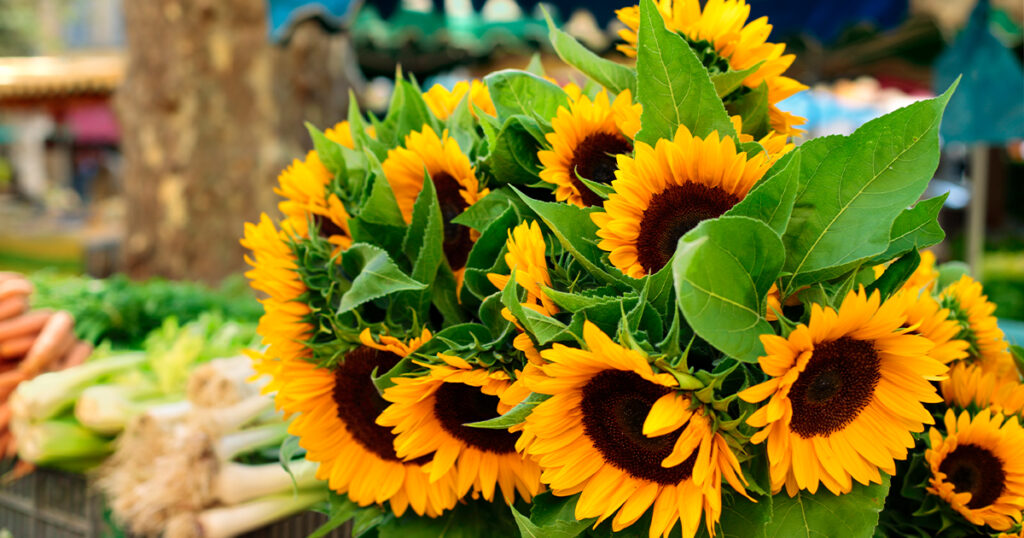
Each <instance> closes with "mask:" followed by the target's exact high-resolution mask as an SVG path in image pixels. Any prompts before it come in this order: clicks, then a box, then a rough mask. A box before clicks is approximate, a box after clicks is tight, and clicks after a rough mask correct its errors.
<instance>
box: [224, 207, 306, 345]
mask: <svg viewBox="0 0 1024 538" xmlns="http://www.w3.org/2000/svg"><path fill="white" fill-rule="evenodd" d="M294 236H295V235H294V232H292V231H291V228H290V226H289V223H288V222H287V221H286V222H284V223H282V229H281V230H278V229H277V228H276V227H275V226H274V223H273V222H272V221H271V220H270V217H268V216H267V215H266V214H262V215H260V222H259V224H252V223H249V222H247V223H245V237H244V238H243V239H242V240H241V243H242V246H243V247H245V248H246V249H249V250H250V251H252V255H251V256H250V255H248V254H247V255H246V256H245V261H246V263H248V264H249V265H250V266H252V269H251V270H249V271H247V272H246V273H245V276H246V278H248V279H249V283H250V285H251V286H252V288H253V289H255V290H257V291H260V292H263V293H264V294H266V297H264V298H262V299H260V303H262V304H263V315H262V316H261V317H260V321H259V325H258V327H257V330H258V332H259V334H260V336H261V337H262V338H263V345H265V346H267V347H268V349H267V353H268V354H269V355H271V356H274V357H279V358H282V359H292V358H305V357H309V350H308V349H307V348H306V345H305V344H304V342H305V341H306V340H308V339H309V337H310V336H311V334H312V333H313V326H312V325H311V324H310V323H309V321H308V319H309V316H310V315H311V314H312V312H311V311H310V309H309V307H308V306H307V305H306V304H305V303H303V302H302V301H301V300H300V298H301V297H302V295H303V294H305V293H306V284H305V283H304V282H303V281H302V278H301V276H300V275H299V272H298V265H297V261H296V257H295V253H294V252H292V249H291V247H290V246H289V245H288V241H289V238H291V237H294Z"/></svg>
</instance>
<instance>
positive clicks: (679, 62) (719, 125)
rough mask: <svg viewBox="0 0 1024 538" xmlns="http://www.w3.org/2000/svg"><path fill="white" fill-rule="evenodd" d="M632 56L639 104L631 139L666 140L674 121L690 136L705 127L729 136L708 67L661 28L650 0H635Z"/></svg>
mask: <svg viewBox="0 0 1024 538" xmlns="http://www.w3.org/2000/svg"><path fill="white" fill-rule="evenodd" d="M638 39H639V42H638V44H637V55H636V72H637V101H639V103H640V104H641V105H643V113H642V115H641V116H640V119H641V123H642V125H643V126H642V127H641V129H640V132H639V133H637V135H636V139H637V140H638V141H641V142H646V143H648V144H651V145H652V146H653V145H654V143H655V142H657V141H658V139H661V138H665V139H669V140H671V139H672V138H673V137H674V136H675V133H676V128H677V127H678V126H679V125H686V126H687V127H688V128H689V129H690V132H692V133H693V134H694V135H695V136H700V137H705V136H707V135H708V134H710V133H711V131H716V130H717V131H718V133H719V134H721V135H723V136H724V135H729V136H735V135H736V132H735V129H733V125H732V122H730V121H729V115H728V114H726V112H725V107H724V106H722V100H721V99H719V98H718V94H717V93H716V92H715V86H714V84H712V83H711V79H710V78H709V77H708V72H707V70H706V69H705V68H704V66H703V65H702V64H701V63H700V60H698V59H697V56H696V55H695V54H694V53H693V50H692V49H690V45H689V44H688V43H687V42H686V40H684V39H683V37H682V36H680V35H679V34H677V33H675V32H671V31H669V30H667V29H666V28H665V23H664V21H663V20H662V17H661V14H660V13H658V8H657V7H655V6H654V3H653V2H652V1H651V0H641V1H640V31H639V36H638Z"/></svg>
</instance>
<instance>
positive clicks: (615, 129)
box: [537, 90, 641, 207]
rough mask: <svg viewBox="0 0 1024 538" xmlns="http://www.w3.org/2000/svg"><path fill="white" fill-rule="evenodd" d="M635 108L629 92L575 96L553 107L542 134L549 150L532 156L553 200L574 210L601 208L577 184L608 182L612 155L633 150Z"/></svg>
mask: <svg viewBox="0 0 1024 538" xmlns="http://www.w3.org/2000/svg"><path fill="white" fill-rule="evenodd" d="M640 108H641V107H640V105H637V104H633V97H632V95H631V94H630V92H629V90H624V91H623V92H622V93H620V94H619V95H617V96H616V97H615V100H614V101H610V99H609V97H608V93H607V92H606V91H602V92H601V93H599V94H597V96H596V97H595V98H594V100H593V101H591V100H590V98H589V97H587V96H586V95H582V94H580V95H579V96H578V97H577V98H575V99H570V102H569V108H565V107H559V108H558V113H557V115H556V116H555V117H554V118H553V119H552V120H551V128H552V132H550V133H548V134H547V140H548V142H549V143H550V144H551V149H550V150H547V149H545V150H541V151H539V152H537V158H538V159H539V160H540V163H541V166H542V167H543V169H542V170H541V172H540V178H541V179H542V180H544V181H546V182H548V183H551V184H552V185H555V199H557V200H558V201H560V202H562V201H568V202H569V203H571V204H575V205H578V206H580V207H587V206H593V205H601V202H603V201H604V200H603V199H602V198H601V197H600V196H598V195H597V194H594V193H593V192H592V191H591V190H590V189H589V188H587V186H586V185H585V184H584V183H583V182H582V181H580V179H579V178H580V177H582V178H585V179H588V180H590V181H594V182H597V183H611V181H612V179H613V178H614V173H615V166H616V165H615V157H616V156H617V155H625V154H629V153H631V152H632V151H633V137H635V136H636V133H637V131H639V130H640Z"/></svg>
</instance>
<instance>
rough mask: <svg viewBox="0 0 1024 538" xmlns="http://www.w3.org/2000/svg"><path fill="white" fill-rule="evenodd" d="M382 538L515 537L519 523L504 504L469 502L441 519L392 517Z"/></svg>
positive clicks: (382, 526) (381, 531) (383, 525)
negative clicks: (516, 522) (517, 523)
mask: <svg viewBox="0 0 1024 538" xmlns="http://www.w3.org/2000/svg"><path fill="white" fill-rule="evenodd" d="M377 532H378V536H379V537H380V538H480V537H482V536H515V535H516V532H517V529H516V524H515V520H514V519H513V518H512V514H511V513H510V512H509V510H508V507H507V506H506V505H505V503H504V502H487V501H484V500H482V499H481V500H467V501H465V502H462V503H460V504H458V505H456V506H455V508H454V509H452V510H449V511H447V512H445V513H444V514H442V515H441V516H439V517H436V518H432V517H427V516H417V515H416V514H413V513H412V510H408V511H406V513H405V514H404V515H403V516H402V517H394V515H393V514H389V516H388V517H385V518H384V521H383V522H382V523H381V524H380V526H379V527H377Z"/></svg>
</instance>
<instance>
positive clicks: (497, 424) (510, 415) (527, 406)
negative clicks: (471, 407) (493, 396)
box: [464, 392, 551, 430]
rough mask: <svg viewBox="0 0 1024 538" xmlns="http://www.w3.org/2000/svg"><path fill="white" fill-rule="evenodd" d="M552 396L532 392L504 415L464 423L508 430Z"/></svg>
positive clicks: (520, 422)
mask: <svg viewBox="0 0 1024 538" xmlns="http://www.w3.org/2000/svg"><path fill="white" fill-rule="evenodd" d="M550 397H551V396H549V395H547V394H540V393H536V392H531V393H530V395H529V396H527V397H526V398H525V399H524V400H523V401H521V402H519V403H518V404H516V406H515V407H513V408H512V409H509V410H508V411H507V412H505V414H504V415H501V416H498V417H494V418H491V419H487V420H481V421H480V422H473V423H469V424H464V426H470V427H473V428H485V429H489V430H507V429H509V428H511V427H512V426H515V425H517V424H522V423H523V421H524V420H526V417H528V416H530V413H532V412H533V408H534V407H537V405H538V404H540V403H541V402H543V401H544V400H547V399H548V398H550Z"/></svg>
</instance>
